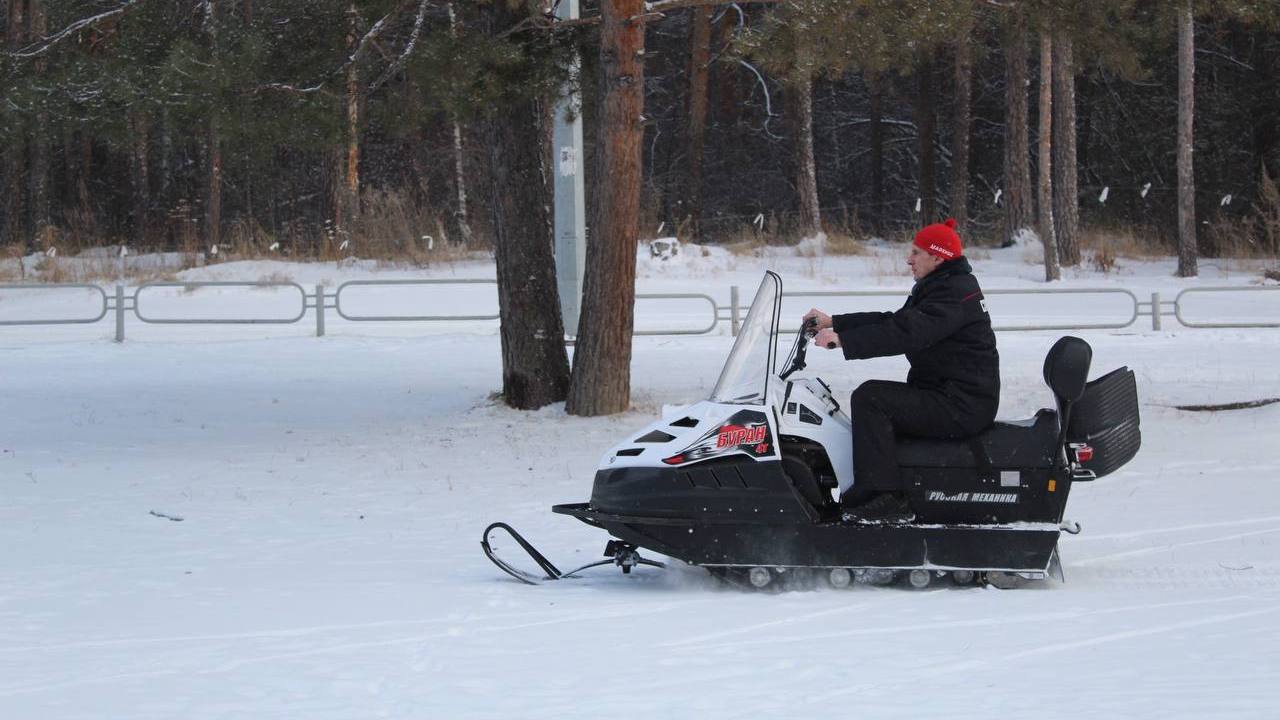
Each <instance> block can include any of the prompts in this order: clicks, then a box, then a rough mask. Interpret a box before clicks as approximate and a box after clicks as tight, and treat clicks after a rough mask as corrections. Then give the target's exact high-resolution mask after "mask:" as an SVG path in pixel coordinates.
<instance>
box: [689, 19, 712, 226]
mask: <svg viewBox="0 0 1280 720" xmlns="http://www.w3.org/2000/svg"><path fill="white" fill-rule="evenodd" d="M690 12H692V13H693V18H692V20H693V25H692V27H691V28H690V32H689V137H688V148H687V150H686V153H687V156H688V167H689V170H688V175H687V179H688V187H687V188H685V208H684V210H685V211H684V216H685V217H686V218H687V219H688V223H689V225H688V228H689V237H688V239H689V240H692V241H694V242H697V241H699V240H701V239H702V178H703V165H704V161H705V159H706V153H705V151H706V136H707V82H708V76H709V75H710V72H711V67H710V66H711V8H710V7H696V8H693V9H692V10H690Z"/></svg>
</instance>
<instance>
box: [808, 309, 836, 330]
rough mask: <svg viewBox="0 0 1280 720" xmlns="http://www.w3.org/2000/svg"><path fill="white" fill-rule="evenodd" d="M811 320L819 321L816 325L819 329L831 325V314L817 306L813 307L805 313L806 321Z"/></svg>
mask: <svg viewBox="0 0 1280 720" xmlns="http://www.w3.org/2000/svg"><path fill="white" fill-rule="evenodd" d="M810 320H816V321H817V324H816V325H815V326H814V327H815V328H816V329H818V330H823V329H825V328H829V327H831V316H830V315H828V314H826V313H824V312H822V311H821V310H819V309H817V308H813V309H811V310H809V312H807V313H805V314H804V322H809V321H810Z"/></svg>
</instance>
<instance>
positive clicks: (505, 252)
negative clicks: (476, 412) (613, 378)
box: [481, 3, 569, 410]
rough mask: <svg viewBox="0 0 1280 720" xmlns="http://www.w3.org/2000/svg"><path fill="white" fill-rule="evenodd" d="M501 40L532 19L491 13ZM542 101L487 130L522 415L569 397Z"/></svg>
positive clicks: (505, 115)
mask: <svg viewBox="0 0 1280 720" xmlns="http://www.w3.org/2000/svg"><path fill="white" fill-rule="evenodd" d="M483 12H484V13H485V17H486V18H487V20H488V22H487V23H486V26H487V27H486V29H487V30H488V32H489V34H490V35H494V36H497V35H499V34H501V33H502V32H504V31H506V30H509V29H510V28H512V27H515V26H516V25H517V24H518V23H520V22H521V21H522V20H525V19H527V18H528V14H527V11H521V10H513V9H511V7H510V6H508V5H505V4H503V3H494V4H493V5H490V6H487V7H485V9H484V11H483ZM549 117H550V113H549V111H548V108H547V107H546V104H545V103H544V102H542V101H540V100H535V99H529V100H524V101H521V102H520V103H519V104H518V105H517V106H516V107H507V108H504V109H503V111H502V112H500V113H495V114H492V115H491V116H490V117H488V118H486V119H485V120H484V121H483V122H482V123H481V124H482V126H483V128H484V132H485V145H486V148H487V152H488V165H489V167H488V171H489V179H490V203H489V206H490V220H491V224H492V226H493V248H494V259H495V260H496V264H497V276H498V311H499V314H500V316H501V328H500V336H501V341H502V397H503V401H504V402H505V403H506V404H507V405H509V406H511V407H513V408H517V409H520V410H534V409H537V408H540V407H543V406H545V405H549V404H551V403H554V402H559V401H561V400H564V399H565V395H566V394H567V392H568V388H569V357H568V354H567V353H566V352H565V346H564V324H563V321H562V319H561V316H560V304H559V303H557V302H556V301H555V298H556V294H557V292H558V290H557V286H556V268H555V247H554V244H555V239H554V230H553V222H552V212H551V207H552V203H553V200H552V196H551V193H552V188H551V184H550V182H551V180H550V179H551V168H550V167H548V161H549V157H548V153H547V147H548V143H547V133H548V123H547V120H548V118H549Z"/></svg>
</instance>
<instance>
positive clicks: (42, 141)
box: [28, 0, 51, 241]
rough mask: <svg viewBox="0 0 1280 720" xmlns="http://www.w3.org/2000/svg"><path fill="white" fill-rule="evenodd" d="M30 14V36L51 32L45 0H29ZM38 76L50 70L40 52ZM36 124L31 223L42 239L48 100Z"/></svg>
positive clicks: (45, 231)
mask: <svg viewBox="0 0 1280 720" xmlns="http://www.w3.org/2000/svg"><path fill="white" fill-rule="evenodd" d="M28 15H29V17H30V23H31V33H30V34H31V37H33V38H42V37H45V36H46V35H48V34H49V16H48V13H46V12H45V8H44V0H28ZM33 66H34V68H33V69H34V70H35V74H36V77H39V78H43V77H45V75H47V74H48V70H49V61H48V59H47V57H46V56H44V55H41V56H40V57H38V58H36V59H35V62H34V63H33ZM35 120H36V123H35V127H34V128H32V133H31V168H30V175H31V183H30V187H31V226H32V231H33V235H34V236H35V238H37V239H38V240H39V241H44V240H46V239H47V236H48V231H49V228H50V223H51V217H50V214H49V153H50V151H51V147H50V139H49V111H48V109H47V105H46V104H45V103H43V102H42V103H40V106H39V108H38V109H37V110H36V116H35Z"/></svg>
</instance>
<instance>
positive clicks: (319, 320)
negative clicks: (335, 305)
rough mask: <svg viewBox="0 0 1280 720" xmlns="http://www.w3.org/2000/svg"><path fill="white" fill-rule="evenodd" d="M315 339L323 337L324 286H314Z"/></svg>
mask: <svg viewBox="0 0 1280 720" xmlns="http://www.w3.org/2000/svg"><path fill="white" fill-rule="evenodd" d="M316 337H324V285H316Z"/></svg>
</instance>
